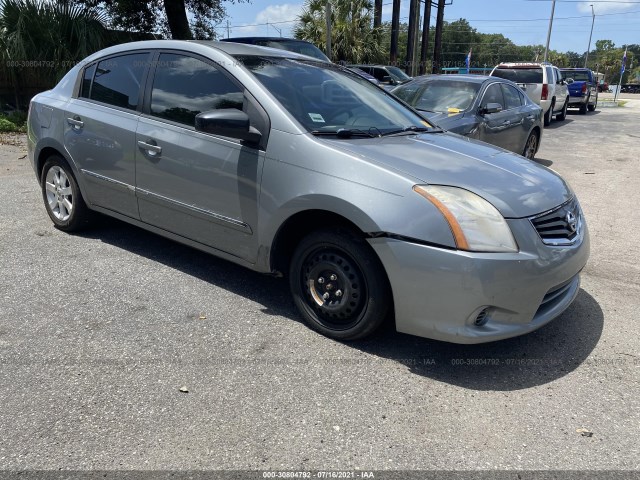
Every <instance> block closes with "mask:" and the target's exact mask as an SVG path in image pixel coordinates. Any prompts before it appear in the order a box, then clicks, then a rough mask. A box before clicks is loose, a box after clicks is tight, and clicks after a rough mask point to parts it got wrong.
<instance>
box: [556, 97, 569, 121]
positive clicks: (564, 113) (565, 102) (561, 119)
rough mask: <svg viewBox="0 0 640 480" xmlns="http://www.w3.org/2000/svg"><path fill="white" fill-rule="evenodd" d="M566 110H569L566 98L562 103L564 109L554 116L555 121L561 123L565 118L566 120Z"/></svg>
mask: <svg viewBox="0 0 640 480" xmlns="http://www.w3.org/2000/svg"><path fill="white" fill-rule="evenodd" d="M567 108H569V99H568V98H567V99H566V100H565V101H564V107H562V111H561V112H560V113H559V114H558V115H556V120H559V121H561V122H562V121H563V120H564V119H565V118H567Z"/></svg>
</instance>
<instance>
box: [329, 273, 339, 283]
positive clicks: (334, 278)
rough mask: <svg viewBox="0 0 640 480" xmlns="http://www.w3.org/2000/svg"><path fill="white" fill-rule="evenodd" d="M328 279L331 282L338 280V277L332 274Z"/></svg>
mask: <svg viewBox="0 0 640 480" xmlns="http://www.w3.org/2000/svg"><path fill="white" fill-rule="evenodd" d="M329 278H331V280H333V281H335V280H337V279H338V277H337V276H336V274H335V273H332V274H331V277H329Z"/></svg>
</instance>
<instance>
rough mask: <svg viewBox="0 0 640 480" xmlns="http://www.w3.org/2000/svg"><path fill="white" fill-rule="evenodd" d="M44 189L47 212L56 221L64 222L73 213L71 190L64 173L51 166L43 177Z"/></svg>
mask: <svg viewBox="0 0 640 480" xmlns="http://www.w3.org/2000/svg"><path fill="white" fill-rule="evenodd" d="M45 188H46V194H47V204H48V207H49V210H50V211H51V213H52V214H53V215H54V216H55V217H56V218H57V219H58V220H60V221H62V222H66V221H67V220H68V219H69V217H70V216H71V213H72V212H73V190H72V188H71V182H70V181H69V177H67V174H66V173H65V171H64V170H63V169H62V168H60V167H59V166H57V165H54V166H52V167H51V168H50V169H49V171H48V172H47V176H46V177H45Z"/></svg>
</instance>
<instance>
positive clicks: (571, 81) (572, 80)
mask: <svg viewBox="0 0 640 480" xmlns="http://www.w3.org/2000/svg"><path fill="white" fill-rule="evenodd" d="M566 81H567V85H571V84H572V83H573V82H574V81H575V80H574V79H573V78H567V80H566Z"/></svg>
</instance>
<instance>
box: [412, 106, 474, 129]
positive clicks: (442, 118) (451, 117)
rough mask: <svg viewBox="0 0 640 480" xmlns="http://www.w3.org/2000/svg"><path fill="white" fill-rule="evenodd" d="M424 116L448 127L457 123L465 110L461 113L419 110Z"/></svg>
mask: <svg viewBox="0 0 640 480" xmlns="http://www.w3.org/2000/svg"><path fill="white" fill-rule="evenodd" d="M419 112H420V113H421V114H422V116H424V117H427V120H429V121H430V122H433V123H435V124H436V125H438V126H439V127H442V128H444V129H446V128H447V127H448V126H451V125H455V123H456V122H457V121H459V120H460V119H461V118H462V117H463V116H464V112H459V113H441V112H426V111H424V110H419Z"/></svg>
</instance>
